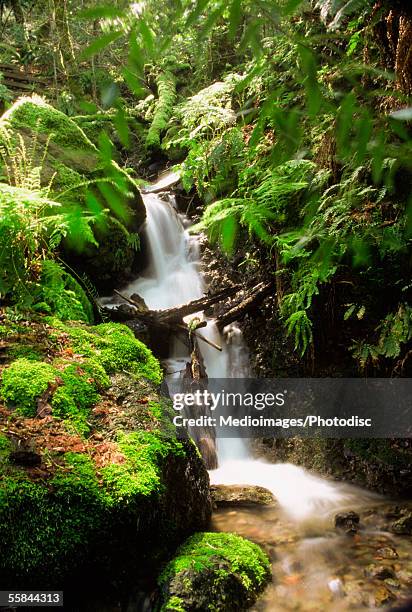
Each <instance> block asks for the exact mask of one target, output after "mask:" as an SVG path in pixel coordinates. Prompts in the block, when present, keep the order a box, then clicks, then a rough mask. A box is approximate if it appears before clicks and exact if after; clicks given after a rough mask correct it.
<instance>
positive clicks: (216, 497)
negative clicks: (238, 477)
mask: <svg viewBox="0 0 412 612" xmlns="http://www.w3.org/2000/svg"><path fill="white" fill-rule="evenodd" d="M210 490H211V493H212V500H213V502H214V503H215V504H216V505H217V506H254V505H259V506H269V505H272V504H274V503H275V502H276V500H275V498H274V496H273V494H272V493H271V492H270V491H268V489H265V488H264V487H257V486H252V485H212V486H211V487H210Z"/></svg>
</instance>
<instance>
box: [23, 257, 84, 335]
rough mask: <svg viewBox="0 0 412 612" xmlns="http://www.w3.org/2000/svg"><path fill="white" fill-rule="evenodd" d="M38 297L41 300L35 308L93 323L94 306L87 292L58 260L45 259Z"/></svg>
mask: <svg viewBox="0 0 412 612" xmlns="http://www.w3.org/2000/svg"><path fill="white" fill-rule="evenodd" d="M36 297H37V299H38V300H39V301H38V302H36V303H35V304H34V305H33V308H34V309H35V310H45V311H46V312H47V311H49V312H52V313H53V314H56V315H57V316H58V317H59V318H60V319H62V320H63V321H66V320H80V321H86V322H87V323H93V308H92V305H91V303H90V301H89V299H88V298H87V296H86V293H85V292H84V290H83V289H82V287H81V286H80V285H79V283H78V282H77V281H76V280H75V279H74V278H73V276H71V275H70V274H68V273H67V272H66V271H65V270H64V269H63V267H62V266H61V265H60V264H58V263H57V262H56V261H53V260H45V261H43V263H42V267H41V279H40V287H39V290H38V292H37V295H36Z"/></svg>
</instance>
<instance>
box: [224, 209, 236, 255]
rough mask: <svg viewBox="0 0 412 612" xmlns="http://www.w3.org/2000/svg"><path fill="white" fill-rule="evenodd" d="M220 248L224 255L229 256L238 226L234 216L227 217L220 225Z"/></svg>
mask: <svg viewBox="0 0 412 612" xmlns="http://www.w3.org/2000/svg"><path fill="white" fill-rule="evenodd" d="M220 231H221V239H222V247H223V249H224V251H225V252H226V253H228V254H229V255H231V254H232V253H233V247H234V244H235V241H236V235H237V231H238V224H237V221H236V218H235V217H234V216H230V217H227V218H226V219H225V220H224V221H223V222H222V225H221V228H220Z"/></svg>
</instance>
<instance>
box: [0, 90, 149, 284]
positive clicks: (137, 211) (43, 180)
mask: <svg viewBox="0 0 412 612" xmlns="http://www.w3.org/2000/svg"><path fill="white" fill-rule="evenodd" d="M0 145H1V146H2V149H3V151H4V158H5V159H4V162H5V164H6V166H7V169H6V174H8V175H9V176H10V180H12V181H15V182H17V183H19V182H21V181H22V180H25V181H27V180H28V177H26V176H22V175H21V171H20V170H18V171H17V174H18V176H14V175H15V174H16V170H15V167H16V164H15V160H16V159H19V158H20V159H21V158H23V157H24V158H25V165H26V169H25V171H24V172H23V175H24V173H26V174H27V173H29V174H30V175H31V179H30V180H33V178H34V177H36V180H37V181H39V182H40V185H41V186H43V187H45V188H47V189H48V190H49V193H50V196H51V197H52V198H53V199H54V200H57V201H58V202H61V203H62V204H63V205H65V206H66V207H67V208H68V210H71V211H72V212H73V222H75V221H76V216H78V215H79V213H78V212H76V211H81V210H87V211H88V213H90V214H91V215H94V216H95V219H96V221H95V223H94V225H93V231H94V234H95V237H96V238H97V241H98V243H99V246H98V247H97V246H93V245H89V247H88V249H87V250H86V251H85V252H82V253H81V254H80V253H79V251H78V250H77V245H76V244H71V243H68V242H67V241H66V243H65V258H66V259H67V260H68V261H69V263H70V264H72V265H73V267H75V268H76V269H78V270H79V271H80V272H86V274H88V275H89V276H90V278H91V280H92V281H93V283H94V284H95V285H96V286H97V287H98V288H99V289H106V290H108V289H111V288H112V287H113V286H115V285H119V284H121V283H123V282H125V281H126V280H128V279H129V278H130V275H131V273H132V271H133V268H134V267H136V266H137V265H138V254H137V249H136V245H137V244H138V243H137V240H136V238H135V235H136V233H137V232H138V231H139V229H140V227H141V226H142V223H143V222H144V219H145V216H146V211H145V207H144V204H143V200H142V197H141V195H140V192H139V189H138V185H137V183H136V181H135V179H134V178H133V177H132V176H131V175H130V174H129V173H128V172H126V171H125V170H124V169H123V168H121V167H120V166H119V165H118V164H117V163H116V162H115V161H114V160H113V158H112V152H111V149H110V143H109V142H108V141H102V142H101V143H100V146H99V147H98V146H96V144H94V143H93V142H92V141H91V140H90V139H89V138H88V137H87V136H86V134H85V132H84V131H83V130H82V129H81V128H80V127H79V126H78V125H77V123H76V122H75V121H74V120H73V119H71V118H70V117H67V116H66V115H65V114H64V113H62V112H60V111H58V110H56V109H55V108H53V107H52V106H51V105H49V104H47V103H46V102H45V101H44V100H43V99H42V98H40V97H39V96H33V97H23V98H20V99H19V100H18V101H17V102H16V103H15V104H13V106H12V107H11V108H10V109H9V110H8V111H7V112H6V113H4V114H3V116H2V117H1V119H0ZM104 210H106V211H107V213H102V211H104ZM119 261H121V265H119Z"/></svg>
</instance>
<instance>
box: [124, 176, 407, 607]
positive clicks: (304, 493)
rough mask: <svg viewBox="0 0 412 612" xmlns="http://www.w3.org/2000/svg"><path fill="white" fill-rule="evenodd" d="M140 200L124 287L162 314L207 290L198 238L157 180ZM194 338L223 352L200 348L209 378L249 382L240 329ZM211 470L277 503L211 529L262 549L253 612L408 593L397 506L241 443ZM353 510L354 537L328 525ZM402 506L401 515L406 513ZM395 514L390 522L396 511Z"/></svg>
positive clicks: (226, 511) (176, 363)
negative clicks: (134, 267) (139, 265)
mask: <svg viewBox="0 0 412 612" xmlns="http://www.w3.org/2000/svg"><path fill="white" fill-rule="evenodd" d="M162 180H163V183H158V184H157V185H155V186H154V187H152V188H151V189H149V190H148V191H147V192H146V193H145V194H144V195H143V198H144V203H145V206H146V210H147V219H146V227H145V244H146V251H147V254H148V265H147V268H146V270H145V271H144V272H143V274H142V275H141V276H140V277H139V278H138V279H136V280H135V281H134V282H132V283H131V284H130V285H129V286H128V287H126V288H125V289H123V293H125V294H126V295H132V294H133V293H137V294H139V295H140V296H141V297H143V298H144V300H145V302H146V304H147V306H148V307H149V308H150V309H164V308H169V307H172V306H177V305H180V304H183V303H185V302H188V301H190V300H193V299H196V298H200V297H201V296H202V295H203V293H204V292H205V290H206V286H205V283H204V280H203V278H202V275H201V272H200V259H201V258H200V247H199V239H198V238H197V237H196V236H193V235H190V234H189V233H188V231H187V228H188V225H189V220H188V219H187V218H186V217H185V216H184V215H182V214H179V212H178V211H177V208H176V205H175V201H174V198H173V196H172V195H171V194H170V193H169V192H168V191H164V192H161V193H160V195H159V194H158V193H157V192H158V191H160V190H161V189H162V188H163V187H165V188H166V187H167V184H168V180H167V177H166V179H162ZM201 332H202V335H204V336H205V337H206V338H208V339H209V340H212V341H213V342H215V343H217V344H219V345H221V346H222V351H221V352H219V351H217V350H216V349H214V348H213V347H211V346H209V345H208V344H206V343H204V342H200V343H199V345H201V346H200V349H201V353H202V357H203V361H204V365H205V369H206V373H207V375H208V377H209V378H230V377H236V378H237V377H239V378H242V377H247V376H248V375H250V369H249V358H248V351H247V348H246V346H245V344H244V342H243V339H242V334H241V331H240V329H239V327H238V326H237V325H235V324H232V325H230V326H228V327H227V328H225V329H224V330H223V334H220V333H219V331H218V329H217V327H216V325H215V323H214V321H213V320H212V319H209V320H208V321H207V326H206V327H204V328H202V330H201ZM187 353H188V349H187V347H186V345H185V344H183V342H182V341H181V340H179V338H172V340H171V343H170V347H169V356H168V358H167V359H165V361H164V366H165V368H166V371H167V372H168V373H169V376H179V375H180V373H181V372H183V371H184V370H185V366H186V363H187V361H188V360H189V356H188V354H187ZM217 457H218V464H219V467H218V468H217V469H215V470H211V471H210V479H211V482H212V483H215V484H227V485H236V484H248V485H259V486H262V487H265V488H266V489H268V490H270V491H271V492H272V493H273V494H274V496H275V498H276V500H277V501H276V503H275V504H273V505H271V506H268V507H258V506H255V507H246V508H230V507H227V508H219V509H217V510H216V511H215V513H214V517H213V528H214V529H215V530H218V531H232V532H236V533H238V534H240V535H242V536H244V537H247V538H250V539H251V540H253V541H255V542H257V543H259V544H261V545H262V546H263V548H264V549H265V550H266V551H267V552H268V554H269V556H270V558H271V561H272V564H273V582H272V583H271V584H270V585H269V586H268V587H267V589H266V591H265V592H264V594H263V596H262V597H261V598H260V599H259V601H258V602H257V604H256V605H255V608H254V609H255V610H261V611H263V610H264V611H274V612H277V611H279V612H281V611H283V610H295V611H297V610H301V611H312V610H313V611H315V610H316V611H320V610H325V611H329V610H330V611H335V610H349V609H351V610H366V609H375V608H376V607H381V608H382V607H383V608H387V607H388V606H389V608H390V606H391V605H392V603H393V602H394V601H395V600H396V599H402V597H404V596H405V595H406V594H407V593H408V591H409V592H410V590H411V589H412V557H411V553H412V544H411V541H410V538H407V537H405V536H396V535H394V534H392V533H390V531H389V530H388V529H389V525H390V520H391V517H392V518H393V517H395V518H396V516H399V512H400V510H399V509H396V508H395V507H394V504H393V503H392V502H391V500H388V499H384V498H381V497H379V496H378V495H375V494H373V493H370V492H368V491H366V490H362V489H359V488H356V487H354V486H351V485H348V484H346V483H339V482H334V481H329V480H327V479H324V478H320V477H318V476H314V475H312V474H310V473H309V472H307V471H306V470H304V469H303V468H301V467H298V466H295V465H292V464H281V463H279V464H271V463H268V462H265V461H263V460H257V459H255V458H254V457H253V456H252V453H251V451H250V450H249V446H248V441H247V440H243V439H240V438H231V439H223V438H220V439H218V440H217ZM349 510H350V511H355V512H357V513H358V514H359V515H360V524H361V529H360V530H359V531H358V532H357V533H356V534H354V535H353V534H352V535H347V534H346V533H342V532H339V531H337V530H336V529H335V526H334V517H335V515H336V514H337V513H342V512H346V511H349ZM410 510H411V508H410V504H408V503H407V502H406V503H402V510H401V512H402V511H403V512H408V511H410ZM397 512H398V515H397V514H396V513H397Z"/></svg>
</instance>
